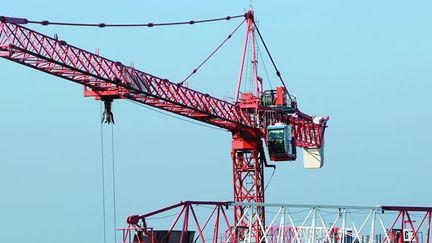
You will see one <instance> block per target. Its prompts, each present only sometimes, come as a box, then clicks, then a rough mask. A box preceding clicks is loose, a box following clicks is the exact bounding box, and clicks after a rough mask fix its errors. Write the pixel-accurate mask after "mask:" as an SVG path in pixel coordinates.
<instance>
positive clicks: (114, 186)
mask: <svg viewBox="0 0 432 243" xmlns="http://www.w3.org/2000/svg"><path fill="white" fill-rule="evenodd" d="M114 151H115V146H114V124H111V152H112V154H111V155H112V189H113V214H114V240H115V241H114V242H117V234H116V233H117V232H116V231H117V208H116V183H115V178H116V177H115V157H114V156H115V152H114Z"/></svg>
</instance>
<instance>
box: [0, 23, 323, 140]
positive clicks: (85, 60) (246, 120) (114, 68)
mask: <svg viewBox="0 0 432 243" xmlns="http://www.w3.org/2000/svg"><path fill="white" fill-rule="evenodd" d="M2 20H6V19H2ZM0 57H2V58H5V59H8V60H11V61H14V62H16V63H19V64H22V65H25V66H28V67H31V68H34V69H37V70H40V71H43V72H46V73H49V74H52V75H55V76H58V77H61V78H64V79H68V80H70V81H73V82H76V83H79V84H81V85H84V86H86V87H88V88H87V89H86V91H85V95H86V96H95V97H97V98H98V99H100V98H101V97H103V96H112V97H114V98H125V99H130V100H133V101H136V102H139V103H142V104H146V105H149V106H153V107H156V108H159V109H162V110H165V111H169V112H173V113H176V114H178V115H182V116H186V117H188V118H191V119H195V120H198V121H201V122H205V123H208V124H211V125H214V126H217V127H221V128H224V129H227V130H229V131H236V130H243V129H250V130H254V132H255V133H256V134H260V136H261V137H262V136H264V131H265V129H264V128H265V125H266V124H271V123H275V122H277V121H278V120H285V121H293V124H292V125H293V127H294V129H295V130H299V131H301V132H300V133H296V134H298V135H296V136H297V137H296V143H297V146H299V147H316V146H318V147H319V146H320V145H321V140H322V139H321V137H322V132H321V133H318V134H317V133H316V131H315V130H314V129H315V128H318V129H321V130H322V129H323V128H324V127H325V124H321V125H320V126H318V127H317V126H315V125H314V124H313V123H312V120H311V119H305V118H304V117H300V116H299V117H296V116H291V114H287V113H278V114H277V115H278V117H279V118H280V119H279V118H278V119H275V120H271V119H270V120H268V119H267V120H266V124H264V123H263V121H264V119H263V118H264V117H263V114H264V113H265V112H261V113H260V118H261V119H256V118H255V117H256V116H254V115H253V114H252V113H250V112H249V111H248V110H242V109H240V107H239V106H237V105H235V104H231V103H229V102H226V101H223V100H220V99H218V98H215V97H212V96H210V95H208V94H204V93H201V92H198V91H195V90H192V89H189V88H187V87H184V86H181V85H178V84H175V83H172V82H170V81H169V80H167V79H163V78H159V77H157V76H154V75H151V74H148V73H145V72H142V71H139V70H136V69H134V68H132V67H128V66H125V65H123V64H122V63H121V62H116V61H112V60H110V59H107V58H104V57H101V56H99V55H97V54H93V53H90V52H88V51H85V50H82V49H80V48H77V47H74V46H72V45H70V44H68V43H66V42H65V41H63V40H57V39H54V38H51V37H48V36H46V35H43V34H40V33H38V32H35V31H33V30H30V29H28V28H25V27H23V26H21V25H18V24H15V23H8V22H0ZM311 139H313V140H311Z"/></svg>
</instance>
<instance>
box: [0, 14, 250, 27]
mask: <svg viewBox="0 0 432 243" xmlns="http://www.w3.org/2000/svg"><path fill="white" fill-rule="evenodd" d="M244 17H245V14H241V15H234V16H226V17H222V18H213V19H203V20H190V21H180V22H165V23H152V22H149V23H137V24H135V23H129V24H106V23H103V22H101V23H77V22H75V23H73V22H50V21H48V20H42V21H36V20H28V19H25V18H13V17H5V16H0V21H1V22H5V23H11V24H40V25H43V26H47V25H61V26H73V27H99V28H106V27H158V26H171V25H193V24H201V23H209V22H216V21H223V20H231V19H236V18H244Z"/></svg>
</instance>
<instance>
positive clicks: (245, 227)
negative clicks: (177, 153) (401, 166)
mask: <svg viewBox="0 0 432 243" xmlns="http://www.w3.org/2000/svg"><path fill="white" fill-rule="evenodd" d="M238 207H241V208H242V211H241V212H240V213H241V214H239V215H238V216H240V218H239V219H238V220H237V223H236V224H231V223H230V222H233V221H232V219H231V218H230V217H229V216H230V215H231V214H228V213H227V211H229V210H234V211H235V210H236V208H238ZM264 209H265V212H266V216H267V220H268V222H270V223H269V224H268V225H265V224H264V222H263V219H262V217H261V216H262V215H260V214H257V213H251V212H257V211H259V210H264ZM175 210H176V211H177V212H178V213H176V214H175V215H172V220H166V219H167V218H166V216H163V215H165V214H167V213H172V211H175ZM431 212H432V208H431V207H393V206H376V207H368V206H342V205H300V204H270V203H239V202H199V201H186V202H181V203H178V204H175V205H173V206H170V207H166V208H163V209H160V210H157V211H154V212H150V213H147V214H144V215H136V216H131V217H129V218H128V220H127V223H128V227H126V228H124V229H121V230H122V232H123V243H131V242H135V243H137V242H151V243H159V242H170V241H167V239H168V238H169V234H170V232H173V231H174V230H177V232H179V231H180V232H181V238H179V239H178V242H213V243H216V242H225V243H231V242H236V243H237V242H271V243H282V242H290V243H291V242H308V243H315V242H326V243H342V242H343V243H351V242H357V243H366V242H367V243H402V242H418V243H423V242H426V243H429V242H430V241H429V239H430V226H431ZM235 217H237V214H235ZM155 218H156V219H158V218H159V220H160V219H161V218H163V219H164V221H166V222H165V224H166V223H168V221H171V223H170V227H169V228H167V230H166V231H165V235H163V237H160V235H159V238H157V237H156V236H155V230H154V229H155V227H160V226H157V225H153V224H152V225H149V222H152V223H153V222H156V221H155ZM181 221H182V222H183V224H181V223H180V222H181ZM255 222H258V225H259V227H260V229H259V231H260V232H262V234H261V235H260V236H259V238H258V239H257V238H256V235H255V233H254V232H256V229H254V228H253V227H254V223H255ZM158 229H161V228H158ZM191 231H195V233H196V234H195V235H194V237H193V239H192V238H190V239H189V241H188V240H187V239H186V237H185V236H186V235H187V232H191ZM239 232H241V234H240V233H239ZM138 234H143V235H146V238H141V239H143V240H142V241H140V240H136V239H137V237H134V236H136V235H138ZM134 238H135V241H134Z"/></svg>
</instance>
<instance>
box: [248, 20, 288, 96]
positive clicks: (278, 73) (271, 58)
mask: <svg viewBox="0 0 432 243" xmlns="http://www.w3.org/2000/svg"><path fill="white" fill-rule="evenodd" d="M253 24H254V27H255V29H256V31H257V33H258V36H259V37H260V39H261V42H262V43H263V46H264V48H265V50H266V52H267V55H268V56H269V58H270V61H271V62H272V64H273V67H274V69H275V70H276V75H277V76H278V78H279V79H280V81H281V83H282V85H283V86H284V88H285V91H286V92H287V94H288V98H289V99H290V101H291V102H293V100H292V98H291V95H290V93H289V91H288V89H287V87H286V85H285V82H284V81H283V79H282V76H281V73H280V71H279V69H278V68H277V66H276V63H275V61H274V60H273V57H272V55H271V54H270V51H269V49H268V48H267V45H266V43H265V41H264V38H263V37H262V35H261V32H260V31H259V29H258V26H257V25H256V23H255V21H253Z"/></svg>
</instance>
